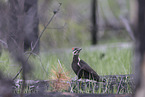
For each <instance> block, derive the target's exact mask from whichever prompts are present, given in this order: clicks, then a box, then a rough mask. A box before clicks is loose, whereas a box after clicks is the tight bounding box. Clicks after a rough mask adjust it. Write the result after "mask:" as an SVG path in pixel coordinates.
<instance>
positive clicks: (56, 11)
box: [13, 3, 61, 80]
mask: <svg viewBox="0 0 145 97" xmlns="http://www.w3.org/2000/svg"><path fill="white" fill-rule="evenodd" d="M60 6H61V3H59V7H58V8H57V10H55V11H53V13H54V14H53V16H52V17H51V18H50V20H49V21H48V23H47V24H46V26H45V27H44V29H43V30H42V32H41V33H40V36H39V37H38V39H37V41H36V42H35V44H34V46H33V47H32V49H31V52H33V50H34V49H35V47H36V45H37V44H38V42H39V40H40V38H41V36H42V35H43V33H44V32H45V30H46V28H47V26H48V25H49V24H50V23H51V21H52V20H53V18H54V16H55V15H56V14H57V13H58V11H59V9H60ZM31 55H32V53H30V54H29V56H28V57H27V59H26V62H27V61H28V60H29V58H30V56H31ZM22 69H23V68H21V69H20V70H19V72H18V73H17V74H16V75H15V77H14V78H13V80H15V79H16V78H17V76H18V75H19V74H20V73H21V71H22Z"/></svg>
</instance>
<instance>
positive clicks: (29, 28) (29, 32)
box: [24, 0, 39, 53]
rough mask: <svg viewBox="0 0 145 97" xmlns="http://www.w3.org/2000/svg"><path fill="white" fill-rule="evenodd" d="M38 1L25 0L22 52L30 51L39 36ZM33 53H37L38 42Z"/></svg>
mask: <svg viewBox="0 0 145 97" xmlns="http://www.w3.org/2000/svg"><path fill="white" fill-rule="evenodd" d="M37 2H38V0H25V3H24V13H25V21H24V24H25V29H24V33H25V37H24V50H25V51H26V50H28V49H32V48H33V47H34V44H35V42H36V41H37V39H38V36H39V29H38V24H39V19H38V14H37V11H38V8H37ZM33 52H34V53H39V42H38V43H37V45H36V47H35V48H34V50H33Z"/></svg>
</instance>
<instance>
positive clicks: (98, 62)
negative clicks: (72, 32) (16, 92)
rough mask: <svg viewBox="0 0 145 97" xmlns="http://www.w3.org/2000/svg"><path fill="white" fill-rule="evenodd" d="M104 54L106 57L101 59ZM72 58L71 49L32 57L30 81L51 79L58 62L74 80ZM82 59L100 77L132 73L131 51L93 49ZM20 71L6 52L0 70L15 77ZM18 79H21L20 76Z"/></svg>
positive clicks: (1, 60) (83, 55) (84, 53)
mask: <svg viewBox="0 0 145 97" xmlns="http://www.w3.org/2000/svg"><path fill="white" fill-rule="evenodd" d="M102 53H104V54H105V56H104V57H103V58H102V59H100V56H101V54H102ZM72 57H73V55H72V52H71V49H70V50H67V51H59V52H51V51H49V52H42V53H40V55H39V56H38V55H37V56H32V57H31V58H30V61H31V63H33V66H32V67H33V70H32V72H31V75H29V77H28V79H35V80H37V79H41V80H47V79H50V76H51V75H52V71H51V70H52V67H57V66H58V64H59V63H58V60H60V62H61V65H62V66H63V69H64V71H66V72H68V74H69V76H70V77H71V78H73V77H75V76H76V75H75V74H74V72H73V71H72V69H71V62H72ZM80 58H81V59H83V60H84V61H85V62H87V63H88V64H89V65H90V66H91V67H92V68H93V69H94V70H95V71H96V72H97V73H98V74H99V75H116V74H117V75H119V74H130V73H131V65H130V64H131V58H132V51H131V49H117V48H110V49H107V50H106V51H102V50H98V49H97V48H96V49H95V50H92V51H91V49H83V50H82V51H81V53H80ZM19 69H20V65H18V64H17V63H15V62H13V61H12V60H11V59H10V57H9V54H8V53H7V52H6V51H4V53H3V54H2V56H1V57H0V70H1V71H2V72H4V74H5V75H6V76H9V77H14V75H15V74H16V73H17V72H18V70H19ZM18 78H20V76H19V77H18Z"/></svg>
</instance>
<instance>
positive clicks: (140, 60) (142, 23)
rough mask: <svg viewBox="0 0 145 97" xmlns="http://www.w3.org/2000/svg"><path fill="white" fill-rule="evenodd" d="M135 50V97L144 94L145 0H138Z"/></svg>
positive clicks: (142, 96)
mask: <svg viewBox="0 0 145 97" xmlns="http://www.w3.org/2000/svg"><path fill="white" fill-rule="evenodd" d="M135 33H136V35H137V36H136V43H135V44H136V51H135V83H136V86H135V91H134V93H135V95H134V96H135V97H144V95H145V92H144V90H145V45H144V43H145V38H144V36H145V1H144V0H138V24H137V27H136V32H135Z"/></svg>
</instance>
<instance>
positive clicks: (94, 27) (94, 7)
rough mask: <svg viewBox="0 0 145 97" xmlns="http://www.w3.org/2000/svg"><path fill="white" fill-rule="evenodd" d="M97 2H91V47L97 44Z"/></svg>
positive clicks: (95, 0) (94, 0)
mask: <svg viewBox="0 0 145 97" xmlns="http://www.w3.org/2000/svg"><path fill="white" fill-rule="evenodd" d="M97 4H98V2H97V0H92V9H91V10H92V12H91V14H92V17H91V22H92V28H91V35H92V45H96V44H97V33H98V24H97V14H98V8H97V7H98V5H97Z"/></svg>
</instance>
